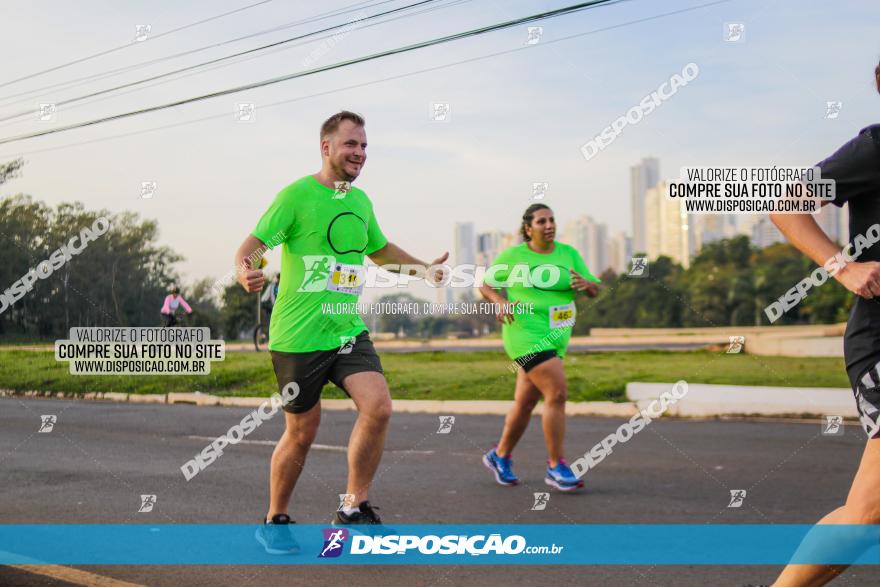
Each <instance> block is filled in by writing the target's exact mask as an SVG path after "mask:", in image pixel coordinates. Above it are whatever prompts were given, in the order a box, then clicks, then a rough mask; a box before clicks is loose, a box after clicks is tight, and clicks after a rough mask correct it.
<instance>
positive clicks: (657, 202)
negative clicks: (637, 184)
mask: <svg viewBox="0 0 880 587" xmlns="http://www.w3.org/2000/svg"><path fill="white" fill-rule="evenodd" d="M666 191H667V186H666V182H665V181H662V182H659V183H658V184H657V185H656V186H654V187H652V188H649V189H648V191H647V192H646V193H645V252H646V253H647V254H648V258H649V259H656V258H657V257H659V256H661V255H665V256H667V257H670V258H671V259H673V260H674V261H675V262H676V263H678V264H680V265H681V266H682V267H685V268H687V267H688V266H690V264H691V253H692V251H693V250H694V247H693V243H692V240H693V239H692V238H691V236H690V231H689V220H690V219H689V218H688V215H687V213H686V212H685V211H684V203H683V202H681V201H679V200H674V199H672V198H670V197H668V196H667V195H666ZM636 252H639V251H638V248H636Z"/></svg>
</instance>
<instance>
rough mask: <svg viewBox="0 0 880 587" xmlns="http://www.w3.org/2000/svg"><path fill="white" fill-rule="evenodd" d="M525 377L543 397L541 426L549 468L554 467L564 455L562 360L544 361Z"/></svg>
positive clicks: (564, 389) (563, 375) (563, 381)
mask: <svg viewBox="0 0 880 587" xmlns="http://www.w3.org/2000/svg"><path fill="white" fill-rule="evenodd" d="M527 376H528V378H529V380H530V381H531V382H532V383H533V384H534V385H535V386H536V387H537V388H538V389H539V390H540V391H541V393H542V394H543V395H544V415H543V417H542V418H541V424H542V425H543V427H544V442H545V443H546V445H547V454H548V456H549V458H550V466H551V467H555V466H556V465H557V464H558V463H559V459H561V458H562V457H563V455H564V451H563V443H564V441H565V401H566V399H567V398H568V385H567V384H566V382H565V370H564V369H563V368H562V359H560V358H559V357H554V358H552V359H550V360H549V361H544V362H543V363H541V364H539V365H538V366H536V367H534V368H533V369H532V370H531V371H529V372H528V374H527Z"/></svg>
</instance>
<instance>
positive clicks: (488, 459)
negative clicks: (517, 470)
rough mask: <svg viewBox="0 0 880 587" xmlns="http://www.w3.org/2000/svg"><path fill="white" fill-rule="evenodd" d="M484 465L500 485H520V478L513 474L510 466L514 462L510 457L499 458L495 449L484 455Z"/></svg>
mask: <svg viewBox="0 0 880 587" xmlns="http://www.w3.org/2000/svg"><path fill="white" fill-rule="evenodd" d="M483 464H484V465H485V466H486V468H487V469H489V470H490V471H492V473H493V474H494V475H495V481H496V482H497V483H498V485H504V486H510V485H516V484H518V483H519V478H518V477H517V476H516V475H514V474H513V470H512V469H511V468H510V466H511V465H512V464H513V461H512V460H510V457H509V456H508V457H499V456H498V453H496V452H495V449H494V448H493V449H492V450H490V451H489V452H487V453H486V454H484V455H483Z"/></svg>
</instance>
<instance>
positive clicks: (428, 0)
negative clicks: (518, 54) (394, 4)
mask: <svg viewBox="0 0 880 587" xmlns="http://www.w3.org/2000/svg"><path fill="white" fill-rule="evenodd" d="M432 2H437V0H420V1H419V2H414V3H412V4H407V5H406V6H401V7H400V8H394V9H391V10H386V11H385V12H378V13H376V14H371V15H369V16H365V17H363V18H359V19H355V20H351V21H348V22H346V23H342V24H338V25H334V26H331V27H327V28H324V29H320V30H317V31H312V32H310V33H305V34H302V35H297V36H295V37H290V38H288V39H284V40H282V41H276V42H275V43H269V44H268V45H262V46H260V47H254V48H253V49H248V50H246V51H239V52H238V53H232V54H231V55H226V56H225V57H218V58H216V59H211V60H209V61H204V62H202V63H197V64H195V65H190V66H187V67H182V68H180V69H175V70H173V71H169V72H167V73H161V74H159V75H154V76H151V77H148V78H144V79H141V80H138V81H134V82H129V83H127V84H122V85H119V86H115V87H112V88H107V89H104V90H98V91H97V92H92V93H90V94H86V95H84V96H77V97H76V98H68V99H67V100H61V101H59V102H54V104H55V107H56V108H57V107H59V106H64V105H66V104H73V103H75V102H81V101H82V100H87V99H88V98H94V97H95V96H102V95H104V94H109V93H111V92H115V91H117V90H123V89H126V88H131V87H134V86H139V85H142V84H145V83H147V82H151V81H155V80H157V79H162V78H166V77H169V76H172V75H176V74H178V73H183V72H186V71H193V70H197V69H201V68H203V67H206V66H208V65H213V64H215V63H220V62H222V61H228V60H230V59H234V58H236V57H241V56H242V55H249V54H252V53H256V52H258V51H264V50H266V49H269V48H272V47H278V46H280V45H285V44H287V43H292V42H293V41H299V40H301V39H306V38H308V37H313V36H315V35H319V34H321V33H326V32H328V31H334V30H337V29H342V28H345V27H348V26H352V25H357V24H358V23H359V22H364V21H368V20H372V19H374V18H379V17H380V16H386V15H388V14H393V13H396V12H400V11H402V10H408V9H410V8H414V7H416V6H421V5H423V4H430V3H432ZM35 112H36V111H34V110H25V111H23V112H19V113H18V114H11V115H9V116H4V117H2V118H0V122H5V121H7V120H14V119H16V118H21V117H23V116H32V115H33V114H35Z"/></svg>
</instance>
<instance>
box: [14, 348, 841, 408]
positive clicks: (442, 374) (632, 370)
mask: <svg viewBox="0 0 880 587" xmlns="http://www.w3.org/2000/svg"><path fill="white" fill-rule="evenodd" d="M381 357H382V364H383V367H384V368H385V373H386V377H387V379H388V384H389V386H390V387H391V394H392V396H393V397H394V398H395V399H437V400H509V399H512V398H513V383H514V375H513V373H511V372H510V371H509V370H508V369H507V366H508V365H509V364H510V361H509V360H508V359H507V358H506V357H505V356H504V354H503V353H500V352H473V353H452V352H430V353H381ZM565 371H566V375H567V377H568V386H569V399H570V400H571V401H595V400H613V401H623V400H624V399H625V398H624V390H625V388H626V383H627V382H629V381H642V382H674V381H677V380H679V379H684V380H686V381H687V382H688V383H718V384H729V385H770V386H781V387H848V386H849V384H848V382H847V379H846V375H845V373H844V370H843V360H842V359H835V358H821V359H814V358H797V357H758V356H752V355H737V354H730V355H728V354H724V353H719V352H710V351H693V352H667V351H632V352H613V353H570V354H569V355H568V356H567V357H566V359H565ZM0 388H2V389H15V390H40V391H63V392H80V393H84V392H92V391H97V392H108V391H115V392H124V393H170V392H193V391H201V392H203V393H211V394H215V395H241V396H267V395H269V394H270V393H272V392H273V391H275V390H276V389H277V388H276V383H275V376H274V373H273V371H272V365H271V362H270V360H269V356H268V354H266V353H259V354H258V353H227V355H226V360H225V361H222V362H214V363H212V365H211V373H210V375H205V376H177V375H160V376H150V375H146V376H135V375H124V376H117V375H102V376H98V375H70V373H69V372H68V363H66V362H56V361H55V357H54V354H53V353H51V352H41V351H9V350H2V349H0ZM324 397H328V398H342V397H345V395H344V394H343V392H342V391H340V390H339V389H337V388H336V387H335V386H333V385H328V386H327V388H326V389H325V390H324Z"/></svg>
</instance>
